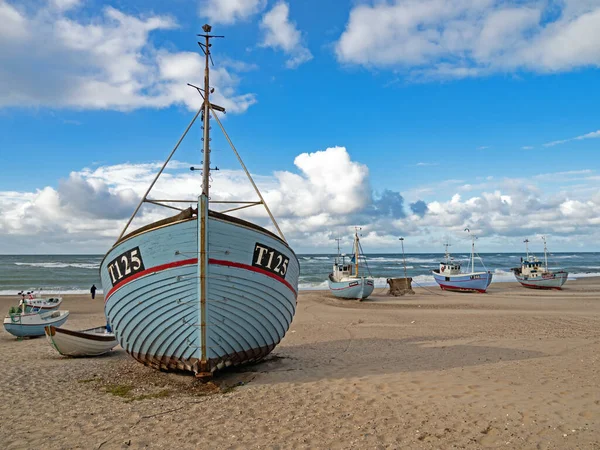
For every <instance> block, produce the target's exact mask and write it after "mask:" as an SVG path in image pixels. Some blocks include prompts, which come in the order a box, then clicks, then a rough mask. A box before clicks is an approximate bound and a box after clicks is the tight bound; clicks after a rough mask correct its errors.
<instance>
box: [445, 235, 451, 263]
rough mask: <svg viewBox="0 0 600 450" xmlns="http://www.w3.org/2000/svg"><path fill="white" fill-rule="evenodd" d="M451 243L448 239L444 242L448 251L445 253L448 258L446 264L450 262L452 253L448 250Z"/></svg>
mask: <svg viewBox="0 0 600 450" xmlns="http://www.w3.org/2000/svg"><path fill="white" fill-rule="evenodd" d="M450 245H451V244H450V243H449V242H448V241H446V243H445V244H444V247H446V252H445V254H444V257H445V258H446V264H448V263H449V262H450V253H449V252H448V247H450Z"/></svg>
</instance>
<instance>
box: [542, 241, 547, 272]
mask: <svg viewBox="0 0 600 450" xmlns="http://www.w3.org/2000/svg"><path fill="white" fill-rule="evenodd" d="M542 241H544V264H545V265H546V272H548V249H547V248H546V236H542Z"/></svg>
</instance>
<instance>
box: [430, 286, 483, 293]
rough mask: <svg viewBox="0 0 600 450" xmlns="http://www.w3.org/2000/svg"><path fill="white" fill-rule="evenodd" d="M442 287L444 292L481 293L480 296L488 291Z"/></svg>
mask: <svg viewBox="0 0 600 450" xmlns="http://www.w3.org/2000/svg"><path fill="white" fill-rule="evenodd" d="M440 287H441V288H442V290H443V291H459V292H479V293H480V294H485V291H486V289H475V288H471V289H468V288H461V287H456V286H445V285H443V284H440Z"/></svg>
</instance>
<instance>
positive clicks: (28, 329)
mask: <svg viewBox="0 0 600 450" xmlns="http://www.w3.org/2000/svg"><path fill="white" fill-rule="evenodd" d="M68 318H69V315H68V314H66V315H63V316H62V317H61V318H59V319H58V320H53V319H48V320H45V321H44V323H40V324H35V325H32V324H26V323H19V322H14V321H13V322H11V323H6V322H5V323H4V329H5V330H6V331H8V332H9V333H10V334H12V335H13V336H16V337H34V336H43V335H44V334H46V332H45V331H44V328H45V327H47V326H50V325H53V326H55V327H60V326H61V325H63V324H64V323H65V322H66V321H67V319H68Z"/></svg>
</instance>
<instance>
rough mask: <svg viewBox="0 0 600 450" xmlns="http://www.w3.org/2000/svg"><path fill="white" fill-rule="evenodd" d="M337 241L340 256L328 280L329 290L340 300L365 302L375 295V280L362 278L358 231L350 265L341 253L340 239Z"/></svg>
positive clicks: (355, 235)
mask: <svg viewBox="0 0 600 450" xmlns="http://www.w3.org/2000/svg"><path fill="white" fill-rule="evenodd" d="M337 241H338V256H337V257H336V258H335V261H334V263H333V270H332V271H331V273H330V274H329V277H328V279H327V283H328V285H329V290H330V291H331V293H332V294H333V295H335V296H336V297H339V298H346V299H358V300H363V299H365V298H367V297H368V296H369V295H371V294H372V293H373V289H374V288H375V280H373V278H372V277H365V276H360V273H359V261H360V256H361V251H360V241H359V239H358V229H356V231H355V233H354V243H353V246H352V251H353V256H352V259H351V260H350V261H349V262H348V263H347V262H346V257H345V256H344V255H342V254H341V253H340V246H339V239H338V240H337Z"/></svg>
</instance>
